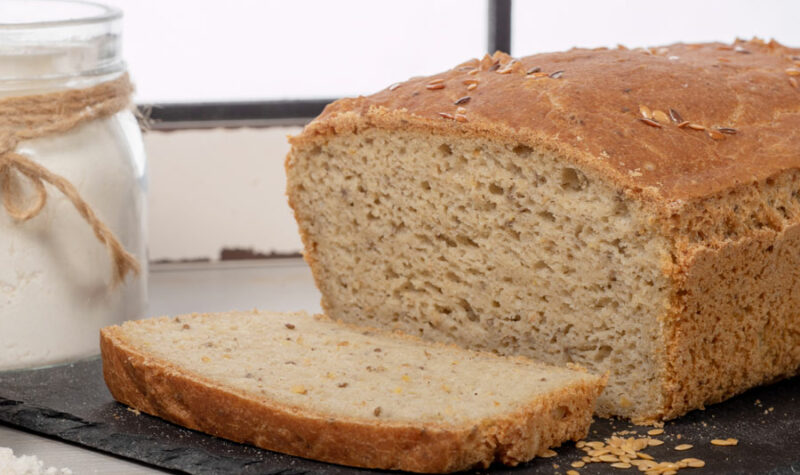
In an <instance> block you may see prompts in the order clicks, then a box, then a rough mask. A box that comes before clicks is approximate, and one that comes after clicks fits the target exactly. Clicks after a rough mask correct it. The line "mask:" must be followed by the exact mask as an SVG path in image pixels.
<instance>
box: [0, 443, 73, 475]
mask: <svg viewBox="0 0 800 475" xmlns="http://www.w3.org/2000/svg"><path fill="white" fill-rule="evenodd" d="M0 474H2V475H72V470H70V469H68V468H60V469H59V468H55V467H48V468H45V466H44V462H42V461H41V460H39V458H38V457H36V456H35V455H20V456H19V457H17V456H15V455H14V451H13V450H11V449H9V448H6V447H0Z"/></svg>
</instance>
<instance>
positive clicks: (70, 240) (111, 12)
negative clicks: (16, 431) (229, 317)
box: [0, 0, 147, 370]
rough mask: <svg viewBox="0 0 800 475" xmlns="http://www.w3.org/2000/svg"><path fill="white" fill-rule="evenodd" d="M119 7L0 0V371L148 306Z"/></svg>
mask: <svg viewBox="0 0 800 475" xmlns="http://www.w3.org/2000/svg"><path fill="white" fill-rule="evenodd" d="M121 16H122V15H121V12H120V11H118V10H116V9H112V8H108V7H105V6H102V5H98V4H92V3H86V2H70V1H55V2H54V1H41V0H4V1H3V2H0V370H4V369H12V368H23V367H35V366H42V365H49V364H55V363H60V362H64V361H69V360H74V359H78V358H82V357H85V356H89V355H92V354H95V353H97V352H98V330H99V328H100V327H103V326H105V325H109V324H114V323H117V322H122V321H123V320H128V319H135V318H139V317H141V316H142V314H143V312H144V310H145V305H146V291H147V286H146V275H147V269H146V255H145V195H144V193H145V185H146V182H145V156H144V149H143V146H142V139H141V135H140V132H139V127H138V124H137V121H136V119H135V117H134V115H133V114H132V112H131V110H132V109H131V102H130V101H131V98H130V96H131V92H132V87H131V84H130V82H129V80H128V76H127V73H126V71H125V64H124V63H123V61H122V58H121V50H120V46H121V42H120V32H121Z"/></svg>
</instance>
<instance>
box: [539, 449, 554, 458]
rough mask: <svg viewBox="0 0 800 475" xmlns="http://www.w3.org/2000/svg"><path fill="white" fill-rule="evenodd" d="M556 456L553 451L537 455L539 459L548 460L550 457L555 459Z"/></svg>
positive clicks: (549, 450) (548, 450)
mask: <svg viewBox="0 0 800 475" xmlns="http://www.w3.org/2000/svg"><path fill="white" fill-rule="evenodd" d="M556 455H558V454H557V453H556V451H555V450H551V449H547V450H545V451H544V452H542V453H541V454H540V455H539V457H544V458H550V457H555V456H556Z"/></svg>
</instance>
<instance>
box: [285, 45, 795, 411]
mask: <svg viewBox="0 0 800 475" xmlns="http://www.w3.org/2000/svg"><path fill="white" fill-rule="evenodd" d="M798 54H800V53H799V52H798V50H795V49H791V48H786V47H783V46H781V45H778V44H777V43H775V42H770V43H766V42H763V41H760V40H751V41H737V42H735V43H734V44H732V45H726V44H721V43H714V44H702V45H684V44H680V45H672V46H668V47H663V48H652V49H647V50H627V49H615V50H591V51H589V50H571V51H569V52H565V53H552V54H543V55H536V56H530V57H527V58H521V59H515V58H511V57H509V56H507V55H503V54H501V53H498V54H495V55H494V56H486V57H484V58H483V59H480V60H478V59H476V60H471V61H467V62H465V63H463V64H461V65H459V66H457V67H455V68H453V69H452V70H449V71H447V72H444V73H442V74H439V75H436V76H433V77H429V78H415V79H412V80H409V81H408V82H405V83H399V84H398V85H393V86H392V87H390V88H388V89H386V90H384V91H381V92H379V93H377V94H375V95H372V96H369V97H360V98H356V99H344V100H341V101H337V102H336V103H334V104H332V105H330V106H329V107H328V108H327V109H326V110H325V112H323V114H322V115H321V116H320V117H319V118H318V119H316V120H315V121H314V122H312V123H311V124H309V125H308V126H307V127H306V129H305V130H304V132H303V133H302V134H301V135H300V136H298V137H294V138H293V139H292V143H293V147H292V150H291V152H290V153H289V155H288V157H287V162H286V168H287V174H288V187H287V192H288V195H289V201H290V204H291V205H292V207H293V208H294V210H295V216H296V218H297V221H298V224H299V228H300V232H301V234H302V236H303V240H304V244H305V248H306V259H307V260H308V262H309V264H310V265H311V268H312V270H313V272H314V276H315V279H316V282H317V284H318V286H319V287H320V290H321V292H322V295H323V301H322V304H323V308H324V309H325V310H326V312H327V313H329V315H331V316H332V317H334V318H338V319H343V320H345V321H349V322H357V323H360V324H367V325H372V326H379V327H384V328H397V329H402V330H404V331H406V332H409V333H412V334H414V335H418V336H421V337H423V338H430V339H434V340H440V341H445V342H451V343H457V344H461V345H464V346H468V347H470V348H476V349H483V350H489V351H494V352H497V353H501V354H516V355H525V356H529V357H532V358H534V359H537V360H541V361H545V362H548V363H552V364H561V365H563V364H565V363H577V364H580V365H581V366H584V367H586V368H588V369H589V370H590V371H592V372H594V373H596V374H606V373H607V374H608V375H609V382H608V386H607V388H606V390H605V391H604V393H603V394H602V395H601V397H600V400H599V402H598V408H597V411H598V413H599V414H601V415H619V416H624V417H629V418H632V419H634V420H636V421H642V422H648V421H650V422H652V421H657V420H662V419H667V418H671V417H676V416H678V415H680V414H683V413H685V412H687V411H689V410H691V409H695V408H700V407H703V405H704V404H709V403H713V402H718V401H721V400H723V399H725V398H727V397H730V396H732V395H734V394H736V393H739V392H742V391H744V390H746V389H747V388H749V387H752V386H754V385H757V384H761V383H764V382H768V381H773V380H775V379H776V378H780V377H785V376H788V375H792V374H795V373H796V372H797V371H798V367H800V331H798V325H800V321H799V319H800V313H799V312H798V310H797V309H798V308H800V293H799V292H797V289H798V286H800V271H799V270H798V269H800V171H798V169H800V152H799V151H800V91H798V89H796V88H794V87H793V86H792V85H791V84H790V82H789V81H788V78H791V77H792V76H790V75H788V74H787V73H786V68H787V67H790V66H791V63H793V62H794V61H800V59H797V58H798V57H799V56H798ZM719 58H725V61H721V60H720V59H719ZM787 65H788V66H787ZM430 84H433V85H435V86H436V88H435V89H431V88H427V87H426V85H430ZM439 86H443V87H439ZM473 86H475V87H473ZM470 88H471V89H470ZM466 97H469V99H465V98H466ZM442 114H444V115H442ZM456 115H461V116H463V117H464V118H465V119H464V120H456ZM641 119H644V120H647V121H651V122H653V123H654V124H656V125H653V124H649V123H643V122H642V120H641ZM709 131H713V132H714V133H710V132H709Z"/></svg>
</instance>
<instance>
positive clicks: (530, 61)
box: [292, 40, 800, 205]
mask: <svg viewBox="0 0 800 475" xmlns="http://www.w3.org/2000/svg"><path fill="white" fill-rule="evenodd" d="M743 52H746V53H743ZM512 61H513V63H512ZM797 62H800V49H796V48H788V47H785V46H782V45H780V44H779V43H777V42H775V41H770V42H769V43H765V42H763V41H760V40H751V41H742V40H737V41H736V42H735V43H734V44H733V45H727V44H722V43H707V44H674V45H670V46H666V47H663V48H651V49H648V50H643V49H640V50H628V49H615V50H608V49H596V50H586V49H573V50H570V51H567V52H563V53H547V54H538V55H534V56H528V57H525V58H520V59H514V58H511V57H510V56H508V55H506V54H504V53H500V52H498V53H495V54H494V55H493V56H491V57H489V56H486V57H484V58H483V59H481V60H477V59H474V60H471V61H467V62H465V63H463V64H462V65H459V66H457V67H455V68H453V69H451V70H449V71H446V72H443V73H441V74H437V75H434V76H430V77H419V78H412V79H410V80H408V81H407V82H404V83H401V84H400V85H399V86H397V87H390V88H387V89H384V90H382V91H380V92H378V93H376V94H373V95H371V96H368V97H358V98H354V99H342V100H339V101H336V102H334V103H332V104H330V105H329V106H328V107H326V109H325V111H324V112H323V113H322V114H321V115H320V116H319V117H318V118H317V119H315V120H314V121H313V122H312V123H310V124H309V125H308V126H307V127H306V128H305V130H304V131H303V133H302V134H300V135H299V136H297V137H294V138H293V139H292V144H293V145H295V146H301V145H303V144H309V143H312V142H313V141H314V140H315V139H316V138H317V137H318V136H320V135H327V134H331V133H343V132H344V131H346V130H348V129H349V130H351V131H352V130H353V129H357V128H359V127H365V126H375V127H381V128H388V129H392V128H406V129H408V128H419V129H422V130H431V131H436V132H439V133H445V134H448V133H449V134H462V135H465V136H473V137H485V138H490V139H496V140H501V141H517V142H519V143H523V144H527V145H530V146H535V147H546V148H549V149H553V150H556V151H557V152H558V153H560V154H562V155H563V156H565V157H567V158H568V159H570V160H574V161H575V162H576V163H578V164H580V165H582V166H584V167H586V168H589V169H594V170H597V171H598V172H599V173H602V174H604V175H606V176H607V177H608V179H609V180H610V181H613V182H615V183H617V185H618V186H620V187H621V188H623V189H625V190H627V191H628V192H630V193H632V194H634V195H641V197H642V198H646V199H650V200H653V201H654V202H656V204H661V205H664V204H666V203H671V202H676V201H679V200H692V199H696V198H701V197H704V196H709V195H712V194H714V193H717V192H720V191H722V190H725V189H728V188H730V187H733V186H736V185H738V184H741V183H747V182H753V181H761V180H765V179H767V178H768V177H770V176H773V175H775V174H776V173H779V172H781V171H783V170H786V169H789V168H797V167H800V154H798V153H797V150H798V149H800V88H797V87H794V86H793V85H792V82H791V81H790V80H791V79H792V78H793V76H790V75H789V74H788V73H787V71H791V70H793V69H794V68H796V67H797V66H796V63H797ZM495 64H498V65H499V67H497V66H495ZM534 68H541V72H544V73H550V74H552V73H556V72H559V71H562V72H561V73H560V75H558V76H557V78H551V77H550V76H545V77H539V78H532V77H529V75H527V74H526V73H527V72H528V71H531V70H533V69H534ZM473 69H479V72H478V73H477V74H474V75H471V74H470V71H471V70H473ZM504 69H508V70H509V72H508V73H507V74H502V73H498V71H501V70H504ZM438 80H441V81H442V82H441V84H443V85H444V86H445V87H444V88H442V89H434V90H429V89H428V88H427V87H426V86H427V85H428V84H430V83H431V82H434V81H438ZM468 81H478V82H477V84H478V86H477V87H476V88H475V89H473V90H471V91H470V90H467V87H468V85H469V84H465V82H468ZM465 96H469V97H470V100H469V102H468V103H466V104H463V105H461V107H464V108H465V110H466V112H465V113H464V116H465V119H466V122H460V121H457V120H454V119H451V118H449V117H451V116H452V117H454V114H456V108H457V107H459V106H458V105H456V104H455V102H456V101H458V99H459V98H462V97H465ZM640 106H646V107H647V108H648V109H650V110H660V111H662V112H664V113H669V110H670V109H674V110H676V111H678V113H679V114H680V118H681V119H684V120H686V121H689V122H691V123H693V124H697V125H702V126H704V127H706V128H707V129H712V128H714V129H718V128H731V129H734V131H735V134H734V135H729V134H724V133H722V134H714V135H715V137H717V138H719V137H720V135H721V136H722V139H714V138H712V137H710V136H709V134H708V133H707V131H702V130H694V129H692V128H689V127H683V128H679V127H678V126H677V124H675V123H672V122H671V121H670V122H667V123H662V124H659V125H661V127H654V126H650V125H647V124H646V123H644V122H642V121H641V120H640V119H641V118H642V114H641V112H640ZM442 114H449V115H444V116H443V115H442ZM662 122H663V121H662ZM765 156H766V157H769V160H764V159H763V158H764V157H765Z"/></svg>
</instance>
